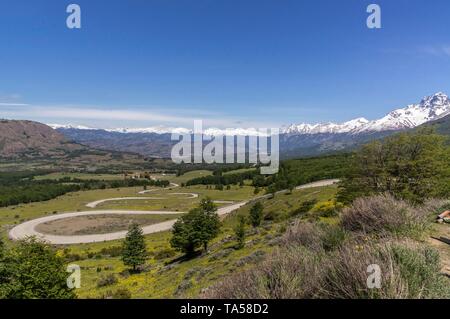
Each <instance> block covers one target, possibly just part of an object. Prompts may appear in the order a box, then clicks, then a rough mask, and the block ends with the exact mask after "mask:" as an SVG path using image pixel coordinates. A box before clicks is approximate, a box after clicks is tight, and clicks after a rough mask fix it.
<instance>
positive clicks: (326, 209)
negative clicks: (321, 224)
mask: <svg viewBox="0 0 450 319" xmlns="http://www.w3.org/2000/svg"><path fill="white" fill-rule="evenodd" d="M341 208H342V204H340V203H336V201H334V200H329V201H326V202H320V203H317V204H316V205H314V207H313V208H312V210H313V211H314V212H317V213H318V215H319V216H321V217H334V216H337V212H338V210H339V209H341Z"/></svg>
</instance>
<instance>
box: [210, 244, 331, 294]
mask: <svg viewBox="0 0 450 319" xmlns="http://www.w3.org/2000/svg"><path fill="white" fill-rule="evenodd" d="M322 269H323V267H322V264H321V255H317V254H314V253H311V251H309V250H306V249H304V248H293V247H291V248H289V249H286V250H284V251H282V252H281V251H277V252H275V253H274V254H273V255H272V258H271V259H270V260H267V261H264V262H262V263H260V264H259V265H258V267H257V268H253V269H251V270H247V271H243V272H239V273H236V274H235V275H233V276H231V277H228V278H226V279H225V280H224V281H222V282H221V283H218V284H217V285H215V286H214V287H212V288H211V289H208V290H207V291H206V292H205V293H204V295H203V297H205V298H220V299H261V298H271V299H292V298H313V297H314V296H315V293H316V290H317V289H316V285H317V283H318V282H320V278H321V277H322Z"/></svg>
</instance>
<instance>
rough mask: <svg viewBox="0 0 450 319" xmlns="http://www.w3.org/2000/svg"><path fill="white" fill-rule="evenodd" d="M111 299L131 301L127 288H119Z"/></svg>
mask: <svg viewBox="0 0 450 319" xmlns="http://www.w3.org/2000/svg"><path fill="white" fill-rule="evenodd" d="M112 298H113V299H131V292H130V291H129V290H128V289H127V288H119V289H117V290H116V291H114V293H113V294H112Z"/></svg>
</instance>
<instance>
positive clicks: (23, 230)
mask: <svg viewBox="0 0 450 319" xmlns="http://www.w3.org/2000/svg"><path fill="white" fill-rule="evenodd" d="M337 182H338V180H324V181H318V182H314V183H309V184H305V185H301V186H298V187H297V189H304V188H313V187H321V186H327V185H332V184H335V183H337ZM175 185H176V184H175ZM177 186H178V185H176V186H175V187H177ZM281 192H283V191H281ZM173 194H178V195H180V194H185V193H173ZM195 195H197V196H198V194H195ZM266 196H267V195H264V196H261V197H260V198H264V197H266ZM269 196H270V195H269ZM137 198H139V199H149V198H148V197H137ZM121 199H130V197H123V198H121ZM107 200H118V199H117V198H115V199H106V200H105V199H103V200H100V201H96V202H92V203H89V204H92V205H93V204H95V203H96V204H95V205H93V206H92V205H91V206H89V207H95V206H96V205H98V204H99V203H101V202H104V201H107ZM216 202H219V203H220V202H225V201H216ZM227 202H228V201H227ZM248 202H249V201H243V202H239V203H235V204H231V205H227V206H224V207H220V208H219V209H218V210H217V213H218V215H219V216H222V215H226V214H229V213H231V212H233V211H235V210H237V209H239V208H240V207H242V206H244V205H245V204H247V203H248ZM183 213H184V212H170V211H129V210H99V211H85V212H74V213H65V214H58V215H51V216H45V217H41V218H37V219H33V220H30V221H27V222H25V223H22V224H19V225H17V226H16V227H14V228H13V229H11V230H10V232H9V237H10V238H11V239H12V240H19V239H23V238H26V237H28V236H36V237H38V238H40V239H43V240H45V241H47V242H49V243H50V244H54V245H68V244H82V243H95V242H104V241H110V240H117V239H121V238H124V237H125V235H126V233H127V231H126V230H125V231H119V232H114V233H107V234H95V235H75V236H57V235H49V234H43V233H40V232H38V231H37V230H36V226H37V225H39V224H41V223H45V222H49V221H54V220H58V219H62V218H68V217H77V216H86V215H100V214H103V215H105V214H122V215H127V214H130V215H139V214H155V215H164V214H183ZM175 222H176V219H174V220H169V221H166V222H162V223H158V224H153V225H148V226H144V227H143V228H142V230H143V232H144V234H152V233H157V232H161V231H166V230H170V229H171V228H172V226H173V224H175Z"/></svg>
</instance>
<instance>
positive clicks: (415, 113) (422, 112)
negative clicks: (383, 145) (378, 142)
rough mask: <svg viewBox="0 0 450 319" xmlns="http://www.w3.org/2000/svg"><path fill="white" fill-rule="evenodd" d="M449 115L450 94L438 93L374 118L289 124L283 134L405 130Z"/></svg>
mask: <svg viewBox="0 0 450 319" xmlns="http://www.w3.org/2000/svg"><path fill="white" fill-rule="evenodd" d="M448 114H450V99H449V97H448V96H447V95H446V94H444V93H442V92H438V93H436V94H434V95H431V96H427V97H425V98H423V99H422V101H421V102H420V103H419V104H411V105H408V106H406V107H404V108H400V109H396V110H394V111H392V112H390V113H388V114H387V115H386V116H384V117H382V118H380V119H378V120H373V121H368V120H366V119H365V118H357V119H354V120H351V121H348V122H345V123H342V124H335V123H324V124H305V123H302V124H298V125H290V126H288V127H286V128H285V129H284V130H283V131H284V133H287V134H291V135H295V134H298V135H300V134H320V133H331V134H335V133H351V134H359V133H365V132H381V131H395V130H404V129H408V128H413V127H416V126H419V125H421V124H423V123H426V122H429V121H433V120H436V119H439V118H441V117H444V116H446V115H448Z"/></svg>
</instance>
